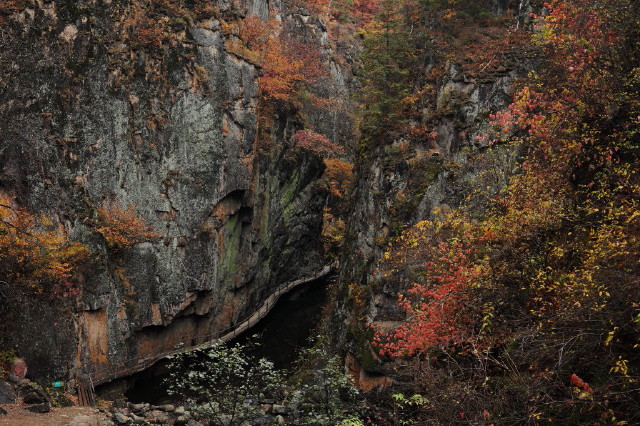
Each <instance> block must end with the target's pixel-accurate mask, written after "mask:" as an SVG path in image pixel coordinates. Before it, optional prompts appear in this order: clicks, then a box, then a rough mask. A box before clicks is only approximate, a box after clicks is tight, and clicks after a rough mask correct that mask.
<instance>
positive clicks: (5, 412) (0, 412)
mask: <svg viewBox="0 0 640 426" xmlns="http://www.w3.org/2000/svg"><path fill="white" fill-rule="evenodd" d="M6 414H7V410H5V409H4V408H2V407H0V416H3V415H6Z"/></svg>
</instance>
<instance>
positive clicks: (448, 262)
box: [374, 243, 479, 356]
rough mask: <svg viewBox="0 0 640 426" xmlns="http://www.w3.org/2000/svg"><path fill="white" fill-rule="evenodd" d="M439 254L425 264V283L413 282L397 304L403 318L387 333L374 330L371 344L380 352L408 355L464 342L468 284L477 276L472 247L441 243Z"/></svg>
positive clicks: (469, 325)
mask: <svg viewBox="0 0 640 426" xmlns="http://www.w3.org/2000/svg"><path fill="white" fill-rule="evenodd" d="M438 251H439V252H440V256H439V257H438V258H437V259H435V260H434V261H433V262H427V263H426V264H425V266H426V269H427V272H426V278H427V281H426V283H414V284H413V285H412V286H411V288H410V289H409V290H407V292H406V295H401V296H399V298H398V304H399V306H400V308H401V309H402V310H404V311H405V313H406V315H407V320H406V321H405V322H404V323H403V324H402V325H400V326H399V327H398V328H397V329H395V330H393V331H392V332H390V333H389V334H386V333H383V332H378V333H376V335H375V338H374V344H375V345H376V346H377V347H378V348H379V349H380V352H381V353H382V354H386V355H391V356H410V355H414V354H424V353H426V352H428V351H429V350H431V349H432V348H435V347H439V346H455V345H459V344H461V343H464V342H465V341H466V340H467V339H468V338H469V336H470V335H471V330H472V323H473V321H472V318H471V315H470V314H469V311H468V309H467V308H468V305H469V301H470V297H469V292H468V290H469V287H470V285H471V283H472V282H473V280H474V279H475V278H476V277H478V276H479V270H478V269H477V268H475V267H474V265H473V264H472V262H471V261H470V256H471V255H472V254H473V253H474V251H475V250H474V249H472V248H471V247H469V246H467V245H465V244H462V243H441V244H440V245H439V247H438Z"/></svg>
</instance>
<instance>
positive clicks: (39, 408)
mask: <svg viewBox="0 0 640 426" xmlns="http://www.w3.org/2000/svg"><path fill="white" fill-rule="evenodd" d="M25 410H28V411H31V412H32V413H48V412H49V411H51V406H49V403H47V402H45V403H44V404H34V405H30V406H28V407H26V408H25Z"/></svg>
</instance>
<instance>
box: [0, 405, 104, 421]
mask: <svg viewBox="0 0 640 426" xmlns="http://www.w3.org/2000/svg"><path fill="white" fill-rule="evenodd" d="M27 407H28V405H26V404H2V405H0V412H2V411H5V412H6V414H0V425H11V426H18V425H19V426H32V425H33V426H36V425H37V426H49V425H51V426H53V425H55V426H60V425H66V426H106V425H113V422H112V421H111V420H110V418H109V416H108V415H107V414H106V413H104V412H102V411H101V410H99V409H96V408H90V407H60V408H51V410H50V411H49V412H47V413H33V412H31V411H28V410H27V409H26V408H27Z"/></svg>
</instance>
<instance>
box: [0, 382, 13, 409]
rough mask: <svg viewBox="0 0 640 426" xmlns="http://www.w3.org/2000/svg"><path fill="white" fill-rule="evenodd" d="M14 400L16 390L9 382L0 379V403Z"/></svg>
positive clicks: (11, 402) (10, 402)
mask: <svg viewBox="0 0 640 426" xmlns="http://www.w3.org/2000/svg"><path fill="white" fill-rule="evenodd" d="M15 402H16V391H15V389H14V387H13V385H12V384H11V383H8V382H5V381H2V380H0V404H13V403H15Z"/></svg>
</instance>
